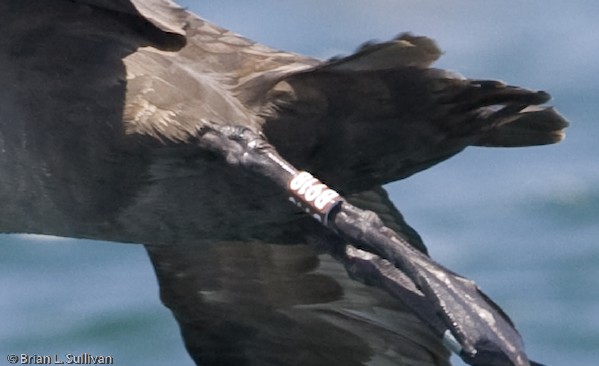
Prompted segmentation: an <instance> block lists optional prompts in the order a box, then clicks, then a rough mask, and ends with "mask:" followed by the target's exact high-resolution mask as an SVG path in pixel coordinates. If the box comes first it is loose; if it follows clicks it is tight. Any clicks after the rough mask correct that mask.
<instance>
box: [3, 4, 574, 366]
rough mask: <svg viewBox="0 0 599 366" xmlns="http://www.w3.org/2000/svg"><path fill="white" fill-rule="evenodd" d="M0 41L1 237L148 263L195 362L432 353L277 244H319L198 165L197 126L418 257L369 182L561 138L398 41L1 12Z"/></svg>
mask: <svg viewBox="0 0 599 366" xmlns="http://www.w3.org/2000/svg"><path fill="white" fill-rule="evenodd" d="M0 31H1V32H2V34H11V36H10V37H2V38H1V39H0V78H1V79H2V80H3V85H4V87H3V88H1V89H0V151H1V152H0V201H1V202H3V205H2V208H1V209H0V232H8V233H15V232H25V233H36V234H50V235H59V236H68V237H78V238H93V239H101V240H111V241H119V242H129V243H141V244H146V245H148V250H149V252H150V255H151V257H152V260H153V262H154V265H155V266H156V269H157V273H158V276H159V280H160V282H161V286H162V291H163V299H164V301H165V303H167V304H168V305H169V306H170V307H171V308H172V309H173V311H174V312H175V314H176V316H177V318H178V320H179V322H180V324H181V325H182V328H183V333H184V336H185V337H186V341H187V345H188V348H189V349H190V351H191V353H192V354H193V355H194V357H195V358H196V360H198V361H200V360H204V362H206V364H212V362H214V364H227V362H228V363H230V364H235V365H242V364H277V365H282V364H296V363H298V362H300V361H301V360H302V358H301V357H300V358H297V354H294V356H293V357H292V356H288V355H289V353H290V352H293V350H295V349H298V348H302V347H303V349H305V350H306V353H305V354H303V356H302V357H304V358H303V360H304V361H305V362H303V364H310V365H318V364H323V365H331V364H335V362H336V361H335V360H337V361H340V360H342V361H343V363H337V364H344V365H352V364H365V363H366V362H368V361H369V360H371V361H372V360H378V361H381V362H382V361H383V360H386V361H388V362H391V361H393V362H398V364H414V365H415V364H418V365H420V364H422V365H428V364H445V363H446V362H447V353H446V351H445V350H444V349H443V348H442V347H441V346H440V344H439V342H438V341H436V340H433V339H432V338H431V337H430V334H428V333H427V332H428V330H427V329H426V328H425V327H423V326H422V324H419V323H418V321H417V320H416V318H415V317H414V316H412V315H410V314H408V313H406V312H405V309H403V308H402V306H401V305H400V304H397V303H396V302H392V301H391V300H390V298H389V297H388V296H387V295H386V294H384V293H382V292H380V291H378V290H375V289H371V288H369V287H366V286H364V285H361V284H359V283H354V282H352V281H350V280H349V279H348V278H347V277H346V275H345V273H344V272H343V270H342V267H341V266H340V265H339V264H336V263H335V262H334V261H332V260H331V259H325V258H324V257H323V256H320V257H319V255H320V254H319V252H318V250H317V249H314V248H313V247H307V246H297V245H292V244H303V243H306V242H311V243H315V242H318V240H322V239H323V238H326V233H325V231H324V229H321V228H319V227H317V226H316V225H315V224H314V223H313V222H312V221H311V218H309V217H307V216H305V215H303V214H302V213H301V212H300V211H298V210H297V209H296V208H295V207H293V206H292V205H290V204H288V202H286V201H285V199H284V197H283V196H282V195H281V194H280V193H279V192H278V191H277V189H276V188H275V187H274V186H273V185H272V183H270V182H268V181H266V180H264V179H263V178H260V177H256V176H254V175H252V174H251V173H250V172H246V171H243V170H241V169H239V168H238V167H235V166H231V165H228V164H226V163H225V162H224V161H223V160H222V159H221V158H219V157H217V156H215V155H214V154H213V153H211V152H208V151H205V150H204V149H202V148H201V147H200V144H199V143H198V140H199V139H200V138H201V135H200V132H201V130H202V128H203V123H204V121H210V122H211V123H217V124H222V125H225V124H241V125H244V126H245V127H247V128H250V129H252V130H254V131H256V132H261V133H263V134H264V135H265V136H266V138H267V139H268V140H269V141H270V142H271V143H272V144H273V145H274V146H275V147H276V148H277V150H278V151H279V153H281V155H282V156H283V157H284V158H286V159H288V160H289V161H291V162H292V163H293V164H294V165H296V166H298V167H300V168H303V169H307V170H309V171H311V172H312V173H314V174H315V175H316V176H318V177H320V178H321V179H323V181H325V182H326V183H328V184H329V185H331V186H333V187H334V188H336V189H337V190H339V191H341V192H342V193H345V194H349V195H353V196H350V197H353V199H354V200H355V201H356V202H362V203H363V204H364V205H366V206H368V205H369V204H371V205H372V206H373V207H375V211H377V212H378V213H379V214H380V215H382V216H383V219H384V221H386V223H387V224H388V226H391V227H395V228H396V229H397V230H398V231H400V232H402V231H403V234H404V235H405V236H407V237H409V238H412V239H413V241H414V242H415V243H416V244H417V245H419V244H420V239H419V238H418V235H417V234H415V232H413V230H412V229H411V228H409V226H407V224H406V223H405V222H404V221H403V218H402V217H401V215H400V214H399V212H398V211H397V210H396V209H395V208H394V207H393V205H392V204H391V203H390V201H389V200H388V198H387V197H386V194H385V193H384V191H382V189H381V188H380V186H381V185H382V184H385V183H387V182H390V181H393V180H397V179H402V178H405V177H408V176H410V175H411V174H414V173H416V172H418V171H420V170H423V169H426V168H428V167H430V166H432V165H434V164H436V163H438V162H440V161H442V160H445V159H447V158H449V157H451V156H452V155H454V154H456V153H458V152H460V151H461V150H463V149H464V148H466V147H467V146H470V145H485V146H526V145H536V144H546V143H553V142H556V141H559V140H560V139H561V137H562V133H561V130H562V129H563V128H564V127H565V125H566V123H565V121H564V120H563V119H562V118H561V117H560V116H559V114H557V113H556V112H555V111H553V110H552V109H550V108H530V107H529V106H530V105H537V104H541V103H544V102H545V101H546V100H547V99H548V96H547V94H546V93H543V92H532V91H528V90H525V89H520V88H517V87H511V86H506V85H504V84H502V83H498V82H489V81H472V80H468V79H464V78H462V77H459V76H457V75H455V74H453V73H449V72H446V71H443V70H438V69H432V68H430V67H429V66H430V64H431V63H432V62H433V61H434V60H436V59H437V57H439V55H440V52H439V50H438V49H437V47H436V46H435V44H434V42H432V41H431V40H429V39H427V38H424V37H415V36H412V35H409V34H406V35H402V36H401V37H399V38H397V39H395V40H393V41H390V42H386V43H383V44H378V45H367V46H364V47H363V48H362V49H360V50H359V51H358V52H357V53H356V54H355V55H352V56H350V57H347V58H342V59H338V60H332V61H330V62H321V61H318V60H314V59H311V58H308V57H303V56H299V55H295V54H292V53H287V52H281V51H276V50H272V49H270V48H267V47H265V46H262V45H259V44H256V43H254V42H252V41H249V40H247V39H245V38H243V37H240V36H238V35H236V34H233V33H231V32H229V31H226V30H224V29H222V28H219V27H217V26H215V25H212V24H210V23H208V22H206V21H204V20H202V19H200V18H198V17H197V16H195V15H193V14H191V13H189V12H187V11H185V10H183V9H181V8H178V7H176V6H175V5H174V4H172V3H170V2H168V1H163V0H131V1H128V0H119V1H116V0H115V1H103V0H76V1H67V0H39V1H34V0H8V1H3V2H2V4H0ZM283 244H285V245H283ZM318 263H320V266H319V265H318ZM182 277H186V278H187V279H186V280H182V279H181V278H182ZM190 291H191V292H190ZM186 293H187V294H189V293H194V294H195V295H193V296H189V297H186V296H185V294H186ZM383 319H384V320H383ZM389 319H395V320H394V321H397V322H399V324H392V323H388V321H390V320H389ZM398 319H399V320H398ZM198 324H200V325H198ZM389 324H392V325H389ZM402 327H404V328H403V329H402ZM286 332H289V333H288V334H287V335H285V336H282V334H284V333H286ZM315 333H318V334H319V335H318V337H316V338H312V339H308V338H307V337H306V335H307V334H315ZM227 337H228V339H227ZM218 340H222V341H218ZM327 342H329V343H327ZM286 355H287V356H286ZM335 357H337V358H335ZM402 360H403V361H402ZM409 360H411V361H409ZM378 361H377V362H378ZM219 362H220V363H219ZM401 362H404V363H401ZM410 362H413V363H410ZM418 362H420V363H418Z"/></svg>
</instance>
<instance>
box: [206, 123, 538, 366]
mask: <svg viewBox="0 0 599 366" xmlns="http://www.w3.org/2000/svg"><path fill="white" fill-rule="evenodd" d="M204 122H205V123H204V126H203V127H202V129H201V130H200V131H199V132H200V133H199V136H200V138H199V141H198V143H199V144H200V146H202V147H204V148H207V149H210V150H212V151H215V152H217V153H218V154H220V155H222V156H223V157H225V159H226V160H227V162H228V163H229V164H232V165H238V166H241V167H243V168H245V169H247V170H250V171H252V172H254V173H256V174H259V175H262V176H264V177H267V178H268V179H270V180H272V181H273V182H275V183H276V184H277V185H279V186H280V187H281V188H282V190H284V191H285V192H287V194H288V195H289V200H290V201H291V202H292V203H294V204H296V205H298V206H300V207H302V208H303V209H305V210H306V212H307V213H309V214H310V215H312V216H313V217H314V218H315V219H317V220H318V221H320V222H321V223H322V224H323V225H325V226H327V227H328V228H330V229H332V230H333V231H334V232H335V233H336V234H337V235H338V236H339V237H340V238H341V239H342V240H341V241H340V242H342V243H352V244H342V245H344V248H342V250H338V249H337V250H335V252H336V253H337V254H338V255H336V256H335V257H336V259H338V260H341V261H342V262H343V264H344V265H345V266H346V268H348V271H349V272H350V274H351V275H352V276H353V277H354V278H357V279H360V280H361V281H362V282H364V283H366V284H369V285H372V286H376V287H379V288H382V289H384V290H385V291H387V292H388V293H389V294H391V295H392V296H394V297H396V298H399V299H400V300H401V301H402V302H404V303H405V304H406V305H408V306H410V307H411V308H412V310H413V311H414V313H415V314H417V315H419V317H420V318H421V320H422V321H423V322H424V323H426V324H427V325H429V327H430V328H431V329H432V330H433V331H434V332H435V333H437V334H438V335H439V336H440V337H442V338H443V340H444V342H445V343H446V344H447V345H448V347H449V348H450V349H452V351H454V352H456V353H457V354H459V355H460V357H462V359H463V360H464V361H465V362H467V363H469V364H471V365H481V366H482V365H485V366H505V365H515V366H528V365H530V363H529V361H528V359H527V356H526V354H525V353H524V346H523V344H522V340H521V338H520V335H519V334H518V332H517V331H516V329H515V328H514V326H513V324H512V322H511V320H510V319H509V318H508V316H507V315H506V314H505V313H504V312H503V311H502V310H501V309H500V308H499V307H498V306H497V305H496V304H495V303H494V302H492V301H491V300H490V299H489V298H488V297H487V296H486V295H484V294H483V293H482V292H481V291H480V289H479V288H478V287H477V286H476V284H475V283H474V282H473V281H471V280H468V279H466V278H464V277H461V276H459V275H457V274H455V273H453V272H451V271H449V270H447V269H445V268H444V267H442V266H441V265H439V264H437V263H435V262H434V261H433V260H431V259H430V258H429V257H427V256H426V255H425V254H423V253H421V252H419V251H417V250H416V249H414V248H413V247H412V246H411V245H410V244H409V243H408V242H406V241H405V240H404V239H403V237H401V236H400V235H398V234H397V233H395V232H394V231H393V230H391V229H389V228H387V227H385V226H384V225H383V222H382V221H381V220H380V218H379V217H378V216H377V215H376V214H374V213H373V212H370V211H365V210H361V209H359V208H357V207H355V206H353V205H351V204H349V203H348V202H347V201H345V200H344V199H343V198H342V197H341V196H340V195H339V194H338V193H336V192H335V191H334V190H332V189H330V188H329V187H327V186H326V185H324V184H323V183H321V182H320V181H318V180H317V179H316V178H314V177H313V176H312V175H311V174H309V173H307V172H302V171H299V170H297V169H296V168H294V167H293V166H292V165H291V164H289V163H288V162H287V161H285V159H283V158H282V157H281V156H280V155H279V154H278V153H277V151H276V149H275V147H274V146H272V145H270V144H269V143H268V142H267V141H266V139H265V137H264V136H262V135H261V134H259V133H256V132H254V131H252V130H250V129H248V128H245V127H236V126H223V125H217V124H212V123H209V122H206V121H204ZM354 245H355V246H357V247H359V248H362V249H364V250H362V249H357V248H356V247H354Z"/></svg>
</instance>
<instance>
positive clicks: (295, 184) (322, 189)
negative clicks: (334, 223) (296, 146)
mask: <svg viewBox="0 0 599 366" xmlns="http://www.w3.org/2000/svg"><path fill="white" fill-rule="evenodd" d="M287 188H288V190H289V193H290V194H291V196H290V197H289V201H291V202H292V203H293V204H295V205H296V206H298V207H300V208H301V209H303V210H304V211H306V212H307V213H308V214H310V215H311V216H312V217H313V218H314V219H316V220H318V221H319V222H321V223H322V224H323V225H325V226H326V225H328V219H329V214H330V213H331V211H332V210H333V208H335V207H336V206H337V205H339V204H340V203H341V202H343V198H342V197H341V196H340V195H339V193H337V192H335V191H334V190H332V189H331V188H329V187H328V186H327V185H326V184H324V183H322V182H321V181H319V180H318V179H316V178H314V176H313V175H312V174H310V173H308V172H306V171H302V172H299V173H297V174H296V175H295V176H294V177H293V178H292V179H291V180H290V181H289V184H288V185H287Z"/></svg>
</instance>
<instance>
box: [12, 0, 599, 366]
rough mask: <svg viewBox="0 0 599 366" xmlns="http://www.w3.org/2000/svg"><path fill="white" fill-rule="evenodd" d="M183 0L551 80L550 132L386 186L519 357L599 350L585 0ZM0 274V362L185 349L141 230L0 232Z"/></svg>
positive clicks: (596, 145)
mask: <svg viewBox="0 0 599 366" xmlns="http://www.w3.org/2000/svg"><path fill="white" fill-rule="evenodd" d="M181 3H182V4H184V5H186V6H189V7H190V9H191V10H193V11H194V12H196V13H198V14H202V15H203V16H204V17H205V18H208V19H210V20H213V21H215V22H217V23H219V24H221V25H223V26H226V27H228V28H230V29H233V30H234V31H236V32H237V33H241V34H244V35H247V36H248V37H250V38H253V39H255V40H258V41H260V42H262V43H265V44H268V45H271V46H274V47H277V48H281V49H287V50H291V51H294V52H298V53H304V54H309V55H312V56H315V57H321V58H326V57H330V56H333V55H336V54H348V53H350V52H351V51H353V50H354V49H355V47H356V46H358V45H359V44H360V43H362V42H364V41H367V40H370V39H380V40H384V39H388V38H391V37H393V36H395V35H396V34H398V33H399V32H402V31H412V32H414V33H417V34H423V35H428V36H431V37H433V38H435V39H436V40H437V41H438V42H439V44H440V46H441V48H442V49H443V50H444V51H445V54H444V56H443V58H442V60H441V61H440V62H439V63H438V64H437V65H439V66H440V67H444V68H449V69H453V70H457V71H459V72H460V73H462V74H464V75H466V76H469V77H474V78H499V79H502V80H505V81H507V82H509V83H514V84H518V85H523V86H528V87H533V88H538V89H544V90H547V91H549V92H550V93H551V94H552V95H553V96H554V100H553V101H552V104H553V105H555V106H556V107H557V108H558V109H559V110H560V111H561V112H562V113H563V114H564V115H565V116H566V117H567V118H568V119H569V120H570V121H571V122H572V125H571V127H570V128H569V129H568V131H567V138H566V140H565V141H564V142H563V143H561V144H559V145H553V146H545V147H537V148H520V149H483V148H470V149H468V150H466V151H465V152H464V153H462V154H461V155H459V156H457V157H454V158H453V159H451V160H450V161H448V162H445V163H443V164H441V165H438V166H436V167H434V168H432V169H430V170H428V171H426V172H423V173H420V174H418V175H416V176H414V177H411V178H409V179H407V180H405V181H402V182H397V183H393V184H391V185H389V186H388V187H387V188H388V190H389V191H390V193H391V196H392V198H393V200H394V202H395V203H396V205H397V206H398V207H399V208H400V210H401V211H402V212H403V213H404V215H405V216H406V219H407V220H408V221H409V222H410V223H411V224H412V225H413V226H414V227H415V228H416V229H417V230H418V231H419V232H420V233H421V235H422V236H423V237H424V239H425V241H426V243H427V245H428V247H429V250H430V251H431V254H432V256H433V257H434V258H435V259H436V260H437V261H439V262H441V263H442V264H444V265H445V266H446V267H449V268H451V269H453V270H455V271H456V272H458V273H461V274H463V275H466V276H468V277H470V278H472V279H474V280H475V281H476V282H477V283H478V284H479V285H480V286H481V287H482V288H483V290H484V291H485V292H486V293H487V294H489V295H490V296H491V297H492V298H493V299H494V300H495V301H497V302H498V303H499V304H500V305H501V306H502V307H503V308H504V309H505V310H506V311H507V312H508V314H510V316H511V317H512V319H513V320H514V322H515V323H516V325H517V327H518V329H519V330H520V332H521V333H522V335H523V337H524V340H525V343H526V346H527V350H528V353H529V355H530V356H531V358H533V359H535V360H538V361H540V362H543V363H546V364H547V365H567V366H583V365H588V366H592V365H597V364H599V239H598V238H599V124H598V123H597V116H598V115H599V97H598V96H599V76H598V75H599V47H598V45H599V38H598V36H597V34H599V29H598V28H599V23H598V22H597V21H596V15H597V14H599V3H598V2H595V1H570V2H565V1H555V0H545V1H542V0H533V1H526V2H524V1H521V0H504V1H489V2H484V3H483V2H473V1H460V0H457V1H452V2H451V3H450V2H445V1H440V0H439V1H434V0H430V1H413V0H411V1H408V0H394V1H389V0H373V1H368V2H366V1H357V0H343V1H342V0H329V1H327V2H326V3H325V2H322V1H320V2H319V1H315V0H303V1H299V0H293V1H284V2H283V1H275V0H270V1H257V0H254V1H245V2H243V3H241V2H239V1H232V0H221V1H218V2H212V3H208V2H204V1H191V0H188V1H185V2H181ZM0 204H1V203H0ZM0 278H1V280H0V314H1V315H2V316H1V317H0V365H5V364H8V363H7V361H6V358H5V356H6V355H9V354H12V353H15V354H20V353H28V354H30V355H33V354H39V355H45V354H56V353H58V354H66V353H72V354H75V355H79V354H81V353H83V352H87V353H90V354H105V355H111V356H113V357H114V358H115V364H118V365H127V366H129V365H131V366H135V365H150V366H151V365H183V366H185V365H192V361H191V360H190V358H189V357H188V356H187V354H186V352H185V350H184V347H183V345H182V342H181V339H180V336H179V332H178V328H177V326H176V324H175V322H174V320H173V319H172V317H171V316H170V313H169V311H168V310H167V309H166V308H164V307H163V306H162V305H161V304H160V302H159V299H158V288H157V285H156V282H155V278H154V275H153V270H152V268H151V265H150V263H149V261H148V259H147V257H146V255H145V252H144V250H143V248H141V247H140V246H134V245H125V244H115V243H104V242H92V241H83V240H74V239H63V238H49V237H39V236H35V235H3V236H0ZM455 364H456V365H460V364H461V363H460V361H459V360H456V362H455Z"/></svg>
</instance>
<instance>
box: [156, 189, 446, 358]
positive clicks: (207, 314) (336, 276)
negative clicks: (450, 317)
mask: <svg viewBox="0 0 599 366" xmlns="http://www.w3.org/2000/svg"><path fill="white" fill-rule="evenodd" d="M350 201H352V202H353V203H354V204H357V205H361V206H362V207H364V208H368V209H370V210H374V211H375V212H377V213H379V214H380V215H381V217H382V218H383V219H384V220H385V221H386V223H387V224H389V225H391V226H392V227H395V228H397V229H398V231H399V232H400V233H406V234H405V235H406V236H407V237H409V238H410V239H413V240H415V241H416V242H418V243H420V244H421V241H420V240H419V237H418V234H416V232H415V231H414V230H413V229H412V228H410V227H409V226H408V225H407V224H406V223H405V221H404V220H403V218H402V217H401V215H400V214H399V212H398V211H397V210H396V209H395V208H394V207H393V204H392V203H391V202H390V201H389V200H388V197H387V195H386V193H385V192H384V190H383V189H382V188H377V189H375V190H373V191H370V192H363V193H360V194H356V195H354V196H353V197H350ZM146 249H147V251H148V253H149V255H150V258H151V260H152V263H153V264H154V268H155V271H156V274H157V277H158V282H159V285H160V293H161V298H162V301H163V302H164V303H165V305H166V306H168V307H169V308H170V309H171V310H172V311H173V313H174V315H175V318H176V319H177V321H178V323H179V325H180V327H181V332H182V335H183V338H184V339H185V343H186V346H187V349H188V350H189V352H190V354H191V355H192V357H193V358H194V359H195V360H196V362H198V363H199V364H202V365H327V366H328V365H422V366H424V365H447V364H448V352H447V350H446V349H445V348H444V347H443V346H442V345H441V343H440V340H439V339H438V338H437V337H435V336H434V335H433V334H432V333H431V332H430V331H429V330H428V329H427V328H426V326H425V325H423V323H421V322H420V321H419V320H418V319H417V318H416V317H415V316H414V315H413V314H412V313H411V312H409V311H408V310H407V309H406V308H405V307H404V306H403V305H402V304H401V303H400V302H398V301H397V300H396V299H393V298H391V297H389V295H388V294H386V293H385V292H383V291H380V290H378V289H375V288H372V287H368V286H365V285H362V284H361V283H358V282H356V281H353V280H351V279H350V278H349V277H348V275H347V272H346V270H345V269H344V267H343V265H341V264H340V263H338V262H337V261H335V260H333V259H332V258H331V257H329V256H328V255H327V254H323V253H319V252H318V250H317V249H315V248H314V247H312V246H308V245H301V244H300V245H277V244H266V243H256V242H253V243H247V242H213V243H209V244H202V245H201V246H196V247H190V246H187V247H152V246H147V247H146Z"/></svg>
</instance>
